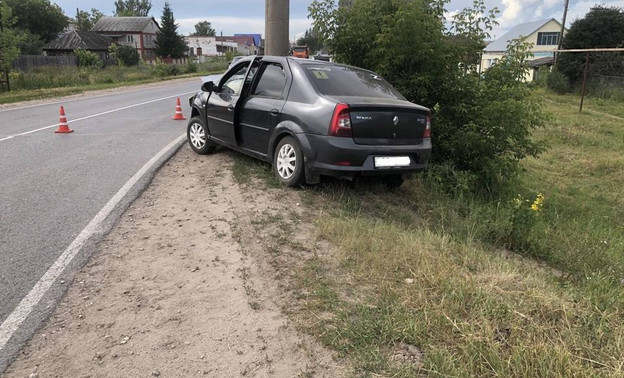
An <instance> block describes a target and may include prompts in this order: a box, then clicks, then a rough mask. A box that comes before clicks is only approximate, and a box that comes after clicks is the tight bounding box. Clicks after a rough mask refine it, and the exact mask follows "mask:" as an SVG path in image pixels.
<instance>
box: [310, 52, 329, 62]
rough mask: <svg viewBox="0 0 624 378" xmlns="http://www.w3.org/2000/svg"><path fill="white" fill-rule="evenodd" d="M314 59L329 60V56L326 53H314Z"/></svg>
mask: <svg viewBox="0 0 624 378" xmlns="http://www.w3.org/2000/svg"><path fill="white" fill-rule="evenodd" d="M314 60H322V61H324V62H331V56H329V55H327V54H316V55H314Z"/></svg>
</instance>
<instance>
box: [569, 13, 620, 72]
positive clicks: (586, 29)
mask: <svg viewBox="0 0 624 378" xmlns="http://www.w3.org/2000/svg"><path fill="white" fill-rule="evenodd" d="M623 45H624V10H623V9H621V8H616V7H605V6H602V5H597V6H595V7H593V8H591V10H590V11H589V13H587V15H585V17H584V18H581V19H578V20H576V21H574V22H573V23H572V25H571V26H570V30H569V31H568V33H567V34H566V35H565V37H564V38H563V41H561V47H562V49H591V48H609V47H623ZM584 67H585V54H577V53H562V54H561V55H560V56H559V59H558V60H557V70H558V71H559V72H561V73H563V74H564V75H565V76H566V77H567V78H568V79H569V80H570V82H571V83H572V84H578V83H579V82H580V81H581V80H582V78H583V70H584ZM622 72H624V54H622V53H592V54H590V68H589V73H590V74H594V75H613V76H621V75H622Z"/></svg>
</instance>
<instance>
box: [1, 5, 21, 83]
mask: <svg viewBox="0 0 624 378" xmlns="http://www.w3.org/2000/svg"><path fill="white" fill-rule="evenodd" d="M15 23H16V20H15V18H14V17H13V10H12V9H11V8H10V7H9V6H8V5H7V4H6V3H5V2H2V3H0V75H2V76H4V77H3V78H2V79H4V78H6V80H7V83H6V84H7V90H10V89H11V87H10V85H9V83H8V72H9V71H10V70H11V68H13V60H14V59H15V58H17V56H18V55H19V53H20V50H19V45H20V42H21V38H22V37H21V35H20V34H19V33H17V32H16V31H15V30H14V29H13V26H14V25H15ZM2 79H0V81H2Z"/></svg>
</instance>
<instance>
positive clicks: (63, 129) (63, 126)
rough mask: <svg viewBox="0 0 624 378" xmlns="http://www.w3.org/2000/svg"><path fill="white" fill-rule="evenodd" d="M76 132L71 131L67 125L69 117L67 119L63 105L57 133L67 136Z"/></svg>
mask: <svg viewBox="0 0 624 378" xmlns="http://www.w3.org/2000/svg"><path fill="white" fill-rule="evenodd" d="M73 132H74V130H72V129H70V128H69V126H68V125H67V117H65V108H63V105H61V110H60V116H59V127H58V129H57V130H56V131H55V133H57V134H67V133H73Z"/></svg>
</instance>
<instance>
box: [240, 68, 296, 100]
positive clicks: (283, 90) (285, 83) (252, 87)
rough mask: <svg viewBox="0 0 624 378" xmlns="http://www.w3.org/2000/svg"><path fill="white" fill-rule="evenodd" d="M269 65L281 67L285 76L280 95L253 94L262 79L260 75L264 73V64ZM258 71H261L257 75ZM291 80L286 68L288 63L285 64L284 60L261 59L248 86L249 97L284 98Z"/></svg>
mask: <svg viewBox="0 0 624 378" xmlns="http://www.w3.org/2000/svg"><path fill="white" fill-rule="evenodd" d="M270 65H276V66H280V67H281V68H282V71H283V72H284V77H285V79H286V80H285V81H284V87H283V88H282V93H281V95H280V96H267V95H257V94H254V92H255V91H256V89H257V88H258V84H260V80H261V79H262V76H263V75H264V69H265V67H266V66H270ZM259 73H261V74H260V75H259ZM291 82H292V79H291V75H290V71H289V69H288V65H287V64H286V62H281V61H277V60H264V59H263V60H262V61H261V62H260V67H258V70H257V71H256V75H255V77H254V81H253V83H252V85H251V87H250V88H249V97H250V98H252V97H256V98H268V99H273V100H285V99H286V97H287V95H288V89H289V87H290V85H289V84H290V83H291Z"/></svg>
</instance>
